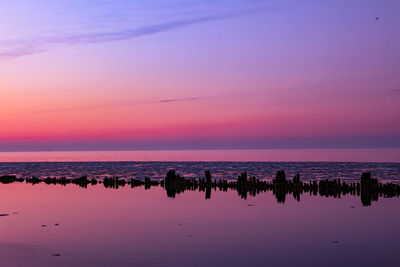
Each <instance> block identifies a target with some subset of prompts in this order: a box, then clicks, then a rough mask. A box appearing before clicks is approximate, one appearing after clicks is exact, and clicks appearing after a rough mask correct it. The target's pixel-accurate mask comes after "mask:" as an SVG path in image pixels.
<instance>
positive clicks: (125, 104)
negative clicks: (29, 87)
mask: <svg viewBox="0 0 400 267" xmlns="http://www.w3.org/2000/svg"><path fill="white" fill-rule="evenodd" d="M203 99H206V97H187V98H171V99H160V100H147V101H146V100H144V101H126V102H119V103H110V104H102V105H87V106H75V107H65V108H55V109H46V110H38V111H36V112H37V113H52V112H73V111H83V110H95V109H103V108H120V107H129V106H137V105H143V104H166V103H176V102H189V101H200V100H203Z"/></svg>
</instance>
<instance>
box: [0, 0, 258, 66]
mask: <svg viewBox="0 0 400 267" xmlns="http://www.w3.org/2000/svg"><path fill="white" fill-rule="evenodd" d="M263 11H265V9H263V8H259V9H249V10H241V11H235V12H231V13H225V14H219V15H210V16H202V17H195V18H191V19H182V20H174V21H169V22H165V23H160V24H153V25H147V26H143V27H139V28H135V29H128V30H121V31H112V32H91V33H83V34H75V35H68V36H47V37H42V38H39V39H31V40H24V39H20V40H8V41H2V42H0V48H3V51H0V61H1V60H7V59H12V58H16V57H21V56H26V55H31V54H35V53H39V52H43V51H46V50H49V49H50V48H51V47H52V46H54V45H58V44H64V45H75V44H85V43H87V44H89V43H101V42H112V41H121V40H129V39H134V38H138V37H141V36H146V35H151V34H156V33H161V32H166V31H171V30H174V29H177V28H182V27H187V26H190V25H195V24H200V23H205V22H209V21H217V20H223V19H229V18H234V17H238V16H243V15H247V14H252V13H256V12H263Z"/></svg>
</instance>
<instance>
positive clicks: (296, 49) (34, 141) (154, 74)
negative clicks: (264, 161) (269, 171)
mask: <svg viewBox="0 0 400 267" xmlns="http://www.w3.org/2000/svg"><path fill="white" fill-rule="evenodd" d="M6 2H7V1H6ZM39 2H40V1H39ZM88 2H91V1H88ZM220 2H221V3H220ZM220 2H218V1H217V2H216V3H217V4H218V5H217V4H216V3H214V4H204V3H202V4H201V3H197V4H193V6H192V5H190V4H189V5H188V6H179V7H177V9H176V10H173V11H169V10H170V9H169V8H168V4H170V5H172V4H173V3H174V1H171V2H170V3H169V2H168V4H167V5H166V6H158V5H157V4H156V3H152V2H150V4H149V6H145V7H142V9H135V8H133V7H132V10H131V11H130V9H127V8H123V7H124V5H130V4H129V3H128V2H124V1H121V6H113V8H112V9H110V10H108V9H107V8H108V7H107V6H104V7H102V6H101V5H100V6H96V8H95V7H94V3H93V6H91V3H89V4H88V5H87V6H85V7H82V8H78V7H74V8H72V7H70V8H71V9H68V8H66V7H69V5H70V4H69V3H68V1H65V2H64V1H60V3H57V4H54V5H46V4H45V3H44V2H43V3H42V4H43V5H38V7H33V6H32V7H31V9H34V11H35V12H33V11H32V10H31V9H27V8H28V7H27V5H29V4H26V3H25V4H24V3H12V1H10V2H9V3H6V5H5V9H4V11H0V17H2V18H3V21H2V22H1V23H2V24H5V25H6V27H5V29H4V28H3V29H1V31H0V34H1V35H0V36H1V37H0V125H1V127H0V150H10V149H11V150H13V147H14V148H15V150H24V149H27V150H29V149H39V150H41V149H44V150H46V149H49V148H54V149H57V148H58V146H59V147H63V149H65V148H68V144H72V143H73V144H74V147H73V149H79V148H82V149H86V148H87V147H85V146H84V144H85V143H87V142H94V143H96V144H98V147H97V148H98V149H102V148H104V145H105V146H107V147H108V148H112V147H113V144H118V148H121V146H123V144H126V148H132V149H134V148H135V146H136V145H137V144H140V143H146V144H149V148H157V145H152V142H153V143H154V144H158V145H159V146H161V147H162V146H163V142H164V143H165V144H169V143H171V144H173V146H172V147H174V146H175V147H176V148H184V147H185V146H186V145H187V144H190V143H192V144H196V143H199V144H200V143H204V144H207V140H209V142H208V143H209V146H211V147H212V145H213V144H214V145H215V146H216V147H218V142H219V141H218V140H223V139H225V140H231V143H230V144H231V147H232V148H237V147H242V146H243V147H246V144H249V143H251V142H252V140H255V139H256V140H258V141H257V142H256V145H255V146H257V144H258V146H259V147H260V148H261V147H269V146H279V145H277V144H276V140H280V141H279V142H278V143H282V144H283V143H285V140H294V139H296V140H298V141H296V142H297V143H296V142H294V143H293V146H295V147H297V146H300V147H301V146H307V145H306V143H307V144H310V142H309V141H307V142H303V141H304V140H312V139H314V138H315V139H318V140H319V141H318V142H319V143H318V144H319V145H316V146H324V142H323V139H324V138H325V139H326V140H327V142H326V144H327V146H329V147H332V146H336V145H337V146H357V147H358V146H360V147H363V146H376V147H379V146H384V147H399V146H400V142H399V141H400V123H398V122H399V121H400V108H399V107H400V105H399V104H400V103H399V102H400V78H399V77H400V73H399V69H400V63H399V62H400V57H399V53H398V47H400V38H399V37H398V36H400V34H399V30H398V27H395V25H399V19H398V16H397V14H396V12H394V11H393V10H395V8H396V7H397V8H398V7H399V5H398V3H397V2H396V1H388V2H387V3H386V2H385V3H384V4H382V3H381V2H380V1H360V3H359V5H356V4H350V3H347V2H346V1H343V2H341V1H339V2H338V3H336V4H326V5H322V4H320V3H319V2H318V1H310V2H309V3H303V4H299V3H292V2H290V1H287V2H285V1H283V2H282V3H278V2H274V1H271V2H270V3H269V4H268V5H266V4H265V3H263V2H262V1H250V2H249V3H247V4H245V3H243V2H240V1H234V4H232V6H231V7H227V6H225V5H223V2H224V1H220ZM356 2H357V1H356ZM153 5H154V6H153ZM214 5H215V6H214ZM64 8H65V10H64ZM209 9H210V10H213V11H212V12H211V11H208V10H209ZM27 10H30V11H32V12H33V13H34V14H35V16H33V15H29V14H28V13H29V12H28V11H27ZM63 10H64V11H63ZM105 10H108V11H109V12H108V13H107V12H105ZM141 10H142V11H141ZM146 10H147V11H146ZM254 10H259V12H255V11H254ZM55 11H59V12H61V13H60V14H61V15H60V16H59V17H55V16H54V15H52V14H53V13H54V12H55ZM180 11H181V13H182V14H183V11H185V12H189V11H191V12H194V13H195V14H191V13H190V12H189V13H188V14H191V15H184V16H183V15H181V13H180ZM2 12H4V14H2ZM26 12H28V13H26ZM129 12H133V13H132V14H130V13H129ZM146 12H149V13H146ZM196 12H197V13H196ZM210 12H211V13H210ZM10 14H11V15H10ZM12 14H13V15H12ZM37 14H39V15H40V14H42V17H41V18H38V17H37ZM106 14H108V15H109V16H108V15H106ZM110 14H114V15H118V16H120V18H119V19H116V18H115V16H111V15H110ZM149 14H150V15H149ZM185 14H186V13H185ZM3 15H4V16H3ZM19 16H24V17H23V19H22V20H18V19H17V17H19ZM118 16H117V17H118ZM131 16H132V17H131ZM182 16H183V17H182ZM375 16H380V20H378V21H377V20H375ZM39 17H40V16H39ZM91 19H92V20H93V21H95V22H96V23H94V22H93V21H91ZM96 19H97V20H96ZM171 21H172V22H173V23H171ZM28 25H32V27H27V26H28ZM102 25H103V26H102ZM148 25H152V26H148ZM154 25H157V26H154ZM171 25H172V26H171ZM132 32H134V34H135V35H132ZM138 32H139V34H138ZM94 33H95V34H94ZM142 35H143V36H142ZM115 36H117V37H115ZM139 37H140V38H139ZM179 140H182V142H180V141H179ZM302 140H303V141H302ZM332 140H336V141H335V142H336V143H335V142H334V141H332ZM344 140H347V141H344ZM352 140H353V141H352ZM354 140H370V141H359V142H355V143H354ZM371 140H372V141H371ZM274 142H275V143H274ZM290 142H293V141H290ZM102 144H103V145H102ZM238 144H241V145H238ZM328 144H329V145H328ZM311 145H312V142H311ZM226 146H227V147H229V144H226ZM91 148H92V149H93V147H91ZM94 148H96V147H94ZM141 148H146V147H141Z"/></svg>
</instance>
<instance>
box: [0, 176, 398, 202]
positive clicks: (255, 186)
mask: <svg viewBox="0 0 400 267" xmlns="http://www.w3.org/2000/svg"><path fill="white" fill-rule="evenodd" d="M14 182H19V183H23V182H25V183H28V184H32V185H35V184H39V183H45V184H48V185H50V184H53V185H56V184H59V185H62V186H66V185H67V184H76V185H78V186H80V187H82V188H87V187H88V185H92V186H94V185H97V184H102V185H103V186H104V187H105V188H112V189H118V188H120V187H124V186H125V185H130V186H131V188H135V187H141V186H144V188H145V190H149V189H151V187H158V186H160V187H162V188H164V189H165V191H166V193H167V196H168V197H169V198H175V197H176V196H177V195H179V194H182V193H184V192H185V191H199V192H205V199H210V198H211V195H212V191H216V190H219V191H222V192H227V191H228V190H233V191H237V194H238V196H239V197H240V198H243V199H247V198H248V196H249V195H250V196H252V197H255V196H256V195H258V194H261V193H263V192H268V191H272V193H273V195H274V196H275V198H276V200H277V202H278V203H285V201H286V197H287V195H292V196H293V198H294V199H296V200H297V201H300V198H301V195H303V194H309V195H310V196H320V197H331V198H338V199H340V198H341V196H346V195H350V196H354V197H359V198H360V199H361V203H362V205H363V206H371V204H372V202H373V201H378V199H379V198H381V197H383V198H391V197H399V196H400V185H399V184H396V183H380V182H378V179H374V178H372V177H371V174H370V173H369V172H365V173H363V174H362V175H361V178H360V182H351V183H348V182H344V181H341V180H340V179H333V180H328V179H326V180H320V181H309V182H303V181H302V180H301V179H300V175H299V174H297V175H295V176H294V177H293V179H291V180H289V179H287V178H286V174H285V171H283V170H280V171H277V173H276V176H275V178H274V179H273V180H272V182H268V181H264V180H259V179H257V178H256V177H255V176H251V177H248V175H247V172H242V173H241V174H240V175H239V176H238V178H237V180H236V181H228V180H218V181H217V180H213V179H212V175H211V172H210V171H209V170H206V171H205V174H204V178H199V179H195V178H184V177H182V176H181V175H179V174H177V173H176V171H175V170H174V169H171V170H169V171H168V172H167V175H166V177H165V179H163V180H151V179H150V178H148V177H146V178H145V179H144V180H138V179H130V180H126V179H122V178H118V177H106V178H104V179H102V180H97V179H89V178H88V177H87V176H81V177H79V178H75V179H67V178H66V177H61V178H57V177H53V178H51V177H47V178H44V179H42V178H37V177H32V178H27V179H25V180H24V179H22V178H17V177H16V176H14V175H3V176H0V183H3V184H9V183H14Z"/></svg>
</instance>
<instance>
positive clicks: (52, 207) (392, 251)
mask: <svg viewBox="0 0 400 267" xmlns="http://www.w3.org/2000/svg"><path fill="white" fill-rule="evenodd" d="M0 198H1V200H2V201H1V202H0V213H2V214H4V213H8V214H10V215H9V216H0V266H398V265H397V263H398V259H399V258H398V251H399V249H400V231H398V226H399V225H400V215H399V214H400V213H399V211H400V208H399V205H400V199H399V198H390V199H385V198H381V199H379V201H377V202H374V203H373V205H372V206H369V207H363V206H362V205H361V202H360V199H359V198H357V197H352V196H345V197H342V198H341V199H335V198H322V197H319V196H310V195H307V194H305V195H303V196H302V199H301V201H300V202H297V201H296V200H294V199H293V197H290V196H289V197H288V198H287V200H286V202H285V203H284V204H282V203H277V201H276V199H275V197H274V196H273V195H272V193H270V192H267V193H263V194H260V195H257V196H256V197H250V198H248V199H247V200H245V199H241V198H239V197H238V195H237V193H236V192H234V191H228V192H219V191H215V192H213V195H212V198H211V199H208V200H205V199H204V192H203V193H200V192H193V191H187V192H185V193H183V194H180V195H178V196H177V197H176V198H175V199H171V198H168V197H167V195H166V192H165V190H163V189H162V188H160V187H158V188H152V189H151V190H144V188H142V187H141V188H134V189H132V188H129V187H124V188H120V189H118V190H114V189H106V188H104V187H102V186H89V187H88V188H87V189H83V188H80V187H78V186H75V185H68V186H66V187H63V186H60V185H56V186H53V185H45V184H39V185H35V186H32V185H29V184H25V183H14V184H1V185H0ZM249 204H250V206H249ZM56 223H58V224H59V225H58V226H55V225H54V224H56ZM42 225H46V226H45V227H42ZM57 254H59V256H53V255H57Z"/></svg>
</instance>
